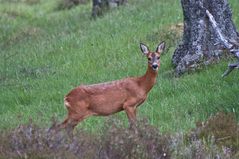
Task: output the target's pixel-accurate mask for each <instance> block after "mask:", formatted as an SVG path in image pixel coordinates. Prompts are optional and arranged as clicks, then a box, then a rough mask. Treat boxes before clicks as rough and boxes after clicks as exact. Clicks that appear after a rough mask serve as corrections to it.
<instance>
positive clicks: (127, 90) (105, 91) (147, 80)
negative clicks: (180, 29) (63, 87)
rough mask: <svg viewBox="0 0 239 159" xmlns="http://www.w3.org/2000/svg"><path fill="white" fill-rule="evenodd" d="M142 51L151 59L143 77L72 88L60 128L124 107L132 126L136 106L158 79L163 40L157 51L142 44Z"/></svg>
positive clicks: (71, 127) (114, 111)
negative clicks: (66, 114) (66, 112)
mask: <svg viewBox="0 0 239 159" xmlns="http://www.w3.org/2000/svg"><path fill="white" fill-rule="evenodd" d="M140 48H141V51H142V53H143V54H144V55H145V56H146V57H147V59H148V69H147V71H146V73H145V74H144V75H143V76H140V77H129V78H125V79H121V80H116V81H111V82H106V83H99V84H93V85H81V86H79V87H76V88H75V89H73V90H71V91H70V92H69V93H68V94H67V95H66V96H65V98H64V104H65V106H66V108H67V110H68V116H67V118H66V119H65V120H64V121H63V122H62V123H61V124H59V125H58V128H66V127H69V128H70V129H71V130H73V129H74V127H75V126H76V125H77V124H78V123H79V122H80V121H82V120H83V119H85V118H86V117H89V116H92V115H97V116H107V115H111V114H114V113H117V112H120V111H122V110H124V111H125V112H126V114H127V117H128V119H129V123H130V125H131V126H132V124H133V123H134V121H135V120H136V108H137V107H138V106H139V105H140V104H142V103H143V102H144V101H145V99H146V98H147V94H148V93H149V91H150V90H151V88H152V87H153V86H154V84H155V82H156V76H157V74H158V69H159V67H160V54H161V52H162V51H163V50H164V48H165V43H164V42H161V43H160V44H159V45H158V47H157V49H156V51H155V52H151V51H150V50H149V48H148V47H147V46H146V45H144V44H142V43H140Z"/></svg>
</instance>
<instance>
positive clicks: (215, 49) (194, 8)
mask: <svg viewBox="0 0 239 159" xmlns="http://www.w3.org/2000/svg"><path fill="white" fill-rule="evenodd" d="M181 4H182V8H183V15H184V33H183V39H182V43H181V44H180V45H179V46H178V47H177V49H176V50H175V52H174V54H173V58H172V63H173V64H174V66H175V72H176V75H181V74H183V73H185V72H187V71H190V70H194V69H196V68H197V67H198V66H200V65H207V64H209V63H211V62H212V61H214V60H215V59H219V58H220V56H221V55H222V52H223V50H224V49H225V48H226V47H225V46H224V44H223V43H222V41H221V37H220V36H219V35H218V32H217V31H215V28H214V27H213V25H212V23H211V22H210V21H209V18H208V15H207V13H206V10H208V11H209V12H210V13H211V14H212V15H213V17H214V19H215V21H216V22H217V25H218V27H219V28H220V32H221V33H222V34H223V36H224V38H226V39H230V40H231V41H234V42H238V41H239V34H238V32H237V31H236V27H235V25H234V23H233V22H232V12H231V9H230V7H229V4H228V2H227V0H181Z"/></svg>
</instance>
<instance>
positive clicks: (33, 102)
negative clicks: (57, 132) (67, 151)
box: [0, 0, 239, 132]
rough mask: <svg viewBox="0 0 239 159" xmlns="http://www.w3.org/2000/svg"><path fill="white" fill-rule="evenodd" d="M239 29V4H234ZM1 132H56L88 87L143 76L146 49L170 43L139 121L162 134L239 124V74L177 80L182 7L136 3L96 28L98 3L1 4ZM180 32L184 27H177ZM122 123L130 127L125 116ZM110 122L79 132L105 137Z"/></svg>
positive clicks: (157, 0) (216, 72)
mask: <svg viewBox="0 0 239 159" xmlns="http://www.w3.org/2000/svg"><path fill="white" fill-rule="evenodd" d="M229 2H230V4H231V7H232V9H233V20H234V22H235V24H236V26H237V27H238V28H239V10H238V7H239V4H238V2H237V0H229ZM0 3H1V4H0V53H1V54H0V88H1V89H0V103H1V105H0V129H1V130H3V129H9V128H13V127H16V126H17V125H18V124H20V123H23V122H26V121H28V120H29V118H31V119H32V120H33V121H34V122H36V123H38V124H40V125H42V126H43V125H50V123H51V118H52V117H53V116H54V117H56V118H57V119H58V120H63V119H64V117H65V115H66V109H65V108H64V106H63V98H64V95H65V94H67V93H68V92H69V91H70V90H71V89H72V88H74V87H76V86H78V85H80V84H93V83H99V82H104V81H111V80H116V79H120V78H124V77H128V76H139V75H143V74H144V73H145V70H146V66H147V62H146V59H145V58H144V57H143V56H142V55H141V52H140V49H139V43H140V42H144V43H145V44H148V45H149V46H150V48H151V49H153V50H154V49H155V47H156V46H157V44H158V43H159V42H160V41H163V40H164V41H166V43H167V49H166V51H165V54H164V55H163V56H162V58H161V68H160V71H159V75H158V78H157V84H156V85H155V87H154V88H153V90H152V91H151V92H150V94H149V97H148V100H147V101H146V102H145V103H144V104H143V105H141V106H140V107H139V109H138V112H139V113H138V117H139V118H147V119H148V120H149V122H150V123H151V124H153V125H155V126H157V127H158V128H160V129H161V130H162V131H173V132H175V131H179V132H180V131H187V130H189V129H191V128H193V127H194V126H195V122H196V121H199V120H205V119H207V118H208V117H209V116H210V115H212V114H214V113H216V112H218V111H225V112H233V113H235V114H236V116H237V118H239V93H238V92H239V83H238V77H239V72H238V71H234V72H232V73H231V74H230V76H228V77H226V78H221V74H222V73H223V72H224V71H225V69H226V67H227V64H228V62H230V61H233V60H234V59H228V60H224V61H222V62H220V63H218V64H214V65H211V66H208V67H206V68H203V69H201V70H199V71H197V72H195V73H190V74H187V75H184V76H182V77H180V78H176V77H174V76H173V67H172V65H171V57H172V54H173V52H174V50H175V48H176V46H177V44H178V42H179V41H180V35H179V34H178V32H180V30H177V29H176V30H175V29H173V28H175V26H177V24H179V23H182V22H183V16H182V10H181V6H180V2H179V1H175V0H130V1H129V4H128V5H127V6H124V7H120V8H119V9H115V10H113V11H110V12H108V13H107V14H105V15H104V16H103V17H100V18H97V19H96V20H92V19H91V17H90V15H91V3H87V4H85V5H79V6H77V7H75V8H73V9H71V10H57V9H56V8H57V5H58V1H54V0H25V1H24V0H19V1H17V0H10V1H7V0H1V1H0ZM176 28H177V27H176ZM114 117H116V118H119V119H121V120H124V122H125V123H126V122H127V119H126V115H125V113H123V112H122V113H119V114H116V115H114ZM105 119H106V118H102V117H91V118H89V119H86V120H85V121H84V122H82V123H81V124H79V126H78V127H82V128H83V129H86V130H89V131H93V132H95V131H97V132H99V131H101V129H102V127H103V126H104V125H103V123H104V121H105Z"/></svg>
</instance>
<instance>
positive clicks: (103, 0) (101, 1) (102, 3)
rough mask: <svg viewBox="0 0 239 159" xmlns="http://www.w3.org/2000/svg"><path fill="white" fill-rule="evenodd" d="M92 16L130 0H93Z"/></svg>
mask: <svg viewBox="0 0 239 159" xmlns="http://www.w3.org/2000/svg"><path fill="white" fill-rule="evenodd" d="M92 2H93V6H92V16H93V17H94V18H95V17H97V16H100V15H102V14H103V12H104V11H106V10H108V9H110V8H115V7H118V6H120V5H123V4H126V3H127V2H128V0H92Z"/></svg>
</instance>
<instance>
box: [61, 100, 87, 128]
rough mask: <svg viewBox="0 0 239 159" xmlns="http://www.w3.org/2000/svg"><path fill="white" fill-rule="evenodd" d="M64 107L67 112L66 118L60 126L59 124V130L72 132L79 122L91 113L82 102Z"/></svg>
mask: <svg viewBox="0 0 239 159" xmlns="http://www.w3.org/2000/svg"><path fill="white" fill-rule="evenodd" d="M65 105H66V108H67V110H68V116H67V118H66V119H65V120H64V121H63V122H62V123H61V124H59V128H60V129H67V130H69V131H73V129H74V128H75V126H76V125H77V124H78V123H79V122H81V121H82V120H84V119H85V118H87V117H88V116H91V115H92V113H91V112H90V111H89V110H88V106H87V104H86V103H84V102H79V103H77V104H75V105H70V104H69V103H67V104H65Z"/></svg>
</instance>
